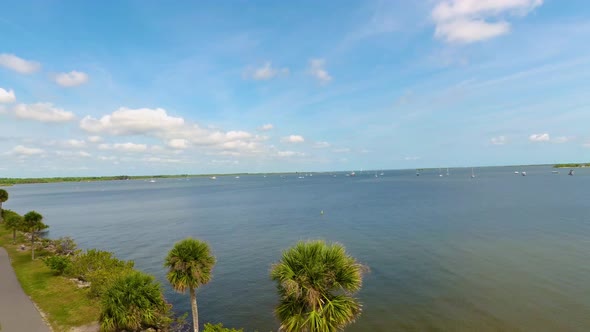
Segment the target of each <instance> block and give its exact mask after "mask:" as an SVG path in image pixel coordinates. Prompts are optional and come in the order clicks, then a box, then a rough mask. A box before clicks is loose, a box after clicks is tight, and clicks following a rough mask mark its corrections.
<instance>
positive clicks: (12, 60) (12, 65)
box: [0, 53, 41, 74]
mask: <svg viewBox="0 0 590 332" xmlns="http://www.w3.org/2000/svg"><path fill="white" fill-rule="evenodd" d="M0 67H5V68H8V69H10V70H14V71H16V72H18V73H21V74H32V73H34V72H36V71H37V70H39V68H41V64H40V63H38V62H35V61H29V60H25V59H22V58H19V57H17V56H16V55H14V54H7V53H2V54H0Z"/></svg>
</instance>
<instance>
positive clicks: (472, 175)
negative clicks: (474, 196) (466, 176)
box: [471, 167, 475, 179]
mask: <svg viewBox="0 0 590 332" xmlns="http://www.w3.org/2000/svg"><path fill="white" fill-rule="evenodd" d="M471 178H472V179H473V178H475V173H474V172H473V167H471Z"/></svg>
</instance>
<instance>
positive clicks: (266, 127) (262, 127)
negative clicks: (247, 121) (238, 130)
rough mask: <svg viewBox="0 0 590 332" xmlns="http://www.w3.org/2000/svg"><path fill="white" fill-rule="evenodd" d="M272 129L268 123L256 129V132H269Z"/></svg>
mask: <svg viewBox="0 0 590 332" xmlns="http://www.w3.org/2000/svg"><path fill="white" fill-rule="evenodd" d="M273 128H274V126H273V125H272V124H270V123H267V124H264V125H262V126H261V127H260V128H258V130H262V131H269V130H272V129H273Z"/></svg>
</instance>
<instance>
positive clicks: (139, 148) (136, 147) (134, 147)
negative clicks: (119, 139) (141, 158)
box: [98, 142, 147, 152]
mask: <svg viewBox="0 0 590 332" xmlns="http://www.w3.org/2000/svg"><path fill="white" fill-rule="evenodd" d="M98 149H99V150H116V151H120V152H144V151H146V150H147V145H145V144H136V143H130V142H128V143H115V144H99V145H98Z"/></svg>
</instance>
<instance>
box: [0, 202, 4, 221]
mask: <svg viewBox="0 0 590 332" xmlns="http://www.w3.org/2000/svg"><path fill="white" fill-rule="evenodd" d="M3 221H4V218H2V201H0V222H3Z"/></svg>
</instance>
